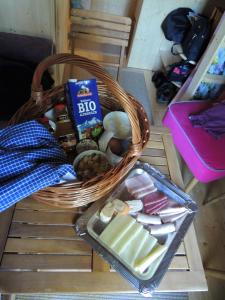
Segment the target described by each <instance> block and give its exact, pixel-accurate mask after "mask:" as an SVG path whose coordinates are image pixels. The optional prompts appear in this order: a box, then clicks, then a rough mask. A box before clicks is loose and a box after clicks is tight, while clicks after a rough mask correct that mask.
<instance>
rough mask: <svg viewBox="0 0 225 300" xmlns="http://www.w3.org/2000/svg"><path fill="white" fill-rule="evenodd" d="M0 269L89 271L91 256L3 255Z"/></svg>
mask: <svg viewBox="0 0 225 300" xmlns="http://www.w3.org/2000/svg"><path fill="white" fill-rule="evenodd" d="M1 269H12V270H13V269H25V270H33V271H34V270H38V271H41V270H47V269H48V270H73V271H74V272H75V271H76V272H81V271H91V256H82V255H79V256H75V255H58V254H55V255H51V254H49V255H43V254H40V255H31V254H20V255H19V254H4V256H3V259H2V264H1Z"/></svg>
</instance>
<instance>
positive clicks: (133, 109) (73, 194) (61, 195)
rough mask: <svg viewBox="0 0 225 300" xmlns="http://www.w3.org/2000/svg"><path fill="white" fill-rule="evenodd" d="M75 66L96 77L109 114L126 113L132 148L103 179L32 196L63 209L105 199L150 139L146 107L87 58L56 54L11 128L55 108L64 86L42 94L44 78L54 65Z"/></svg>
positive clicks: (38, 74) (40, 72)
mask: <svg viewBox="0 0 225 300" xmlns="http://www.w3.org/2000/svg"><path fill="white" fill-rule="evenodd" d="M65 63H68V64H75V65H76V66H78V67H80V68H83V69H85V70H87V71H88V72H90V73H91V74H93V75H94V76H96V77H97V78H98V79H99V80H100V81H98V92H99V97H100V102H101V105H102V106H105V107H107V108H108V109H110V110H112V111H113V110H124V111H126V112H127V114H128V116H129V119H130V122H131V127H132V144H133V145H132V146H131V147H130V148H129V151H127V153H126V154H125V155H124V158H123V159H122V160H121V162H120V163H119V164H118V165H116V166H115V167H113V168H112V169H110V170H109V171H108V172H107V173H105V174H104V175H100V176H98V177H96V178H94V179H91V180H89V181H87V182H81V181H79V182H75V181H74V182H69V183H64V184H60V185H57V186H50V187H47V188H45V189H43V190H40V191H38V192H36V193H34V194H33V195H32V198H33V199H36V200H38V201H41V202H44V203H46V204H48V205H53V206H57V207H62V208H72V207H78V206H83V205H86V204H88V203H90V202H93V201H96V200H98V199H100V198H102V197H104V196H106V195H107V194H108V193H109V192H110V191H111V190H112V189H113V188H114V187H115V186H116V185H117V184H118V183H119V182H120V181H121V179H122V178H123V177H124V176H125V175H126V174H127V172H128V171H129V170H130V169H131V168H132V167H133V166H134V164H135V162H136V161H137V159H138V157H139V156H140V154H141V152H142V150H143V148H144V146H145V145H146V143H147V141H148V139H149V126H150V125H149V121H148V119H147V115H146V113H145V111H144V109H143V107H142V106H141V105H140V104H139V103H138V102H137V101H136V100H135V99H134V98H133V97H132V96H131V95H129V94H128V93H126V92H125V91H124V90H123V89H122V88H121V87H120V85H119V84H118V83H117V82H116V81H114V80H113V79H112V77H111V76H110V75H109V74H108V73H106V72H105V71H104V69H102V68H101V67H100V66H99V65H97V64H96V63H94V62H93V61H90V60H88V59H86V58H83V57H80V56H77V55H72V54H57V55H53V56H50V57H48V58H46V59H45V60H43V61H42V62H41V63H40V64H39V65H38V67H37V69H36V71H35V73H34V76H33V82H32V94H31V98H30V99H29V101H28V102H26V103H25V104H24V105H23V106H22V107H21V108H20V109H19V110H18V111H17V112H16V114H15V115H14V116H13V117H12V119H11V120H10V122H9V125H12V124H17V123H21V122H24V121H28V120H32V119H36V118H38V117H40V115H41V114H43V113H44V112H45V111H46V110H47V109H49V108H50V107H52V106H53V105H54V103H55V102H54V101H55V99H56V98H59V97H61V96H63V95H64V86H63V85H61V86H57V87H54V88H53V89H51V90H49V91H45V92H42V87H41V78H42V75H43V72H44V71H45V70H47V69H48V68H49V67H51V66H53V65H55V64H65Z"/></svg>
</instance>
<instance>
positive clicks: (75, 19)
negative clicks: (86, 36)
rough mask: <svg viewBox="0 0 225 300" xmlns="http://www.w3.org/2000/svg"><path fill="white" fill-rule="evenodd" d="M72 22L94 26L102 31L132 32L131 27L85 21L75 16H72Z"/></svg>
mask: <svg viewBox="0 0 225 300" xmlns="http://www.w3.org/2000/svg"><path fill="white" fill-rule="evenodd" d="M71 22H72V23H73V24H76V25H82V26H93V27H99V28H102V29H112V30H118V31H124V32H130V25H122V24H116V23H112V22H106V21H98V20H90V19H83V18H80V17H74V16H71Z"/></svg>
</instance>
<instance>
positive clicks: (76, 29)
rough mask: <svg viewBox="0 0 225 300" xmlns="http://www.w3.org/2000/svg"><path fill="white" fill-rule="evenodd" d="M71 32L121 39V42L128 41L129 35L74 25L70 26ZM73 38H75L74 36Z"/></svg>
mask: <svg viewBox="0 0 225 300" xmlns="http://www.w3.org/2000/svg"><path fill="white" fill-rule="evenodd" d="M71 31H72V32H75V33H76V32H81V33H89V34H94V35H100V36H106V37H111V38H117V39H123V40H128V39H129V33H128V32H123V31H116V30H109V29H101V28H94V27H87V26H81V25H74V24H72V26H71ZM75 37H76V34H75Z"/></svg>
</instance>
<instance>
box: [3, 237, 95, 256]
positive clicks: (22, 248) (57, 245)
mask: <svg viewBox="0 0 225 300" xmlns="http://www.w3.org/2000/svg"><path fill="white" fill-rule="evenodd" d="M8 252H10V253H28V254H30V253H43V254H47V253H49V254H53V253H56V254H76V255H91V248H90V247H89V246H88V245H87V243H85V242H84V241H70V240H47V239H46V240H42V239H31V238H27V239H26V238H23V239H18V238H8V240H7V243H6V247H5V253H8Z"/></svg>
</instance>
